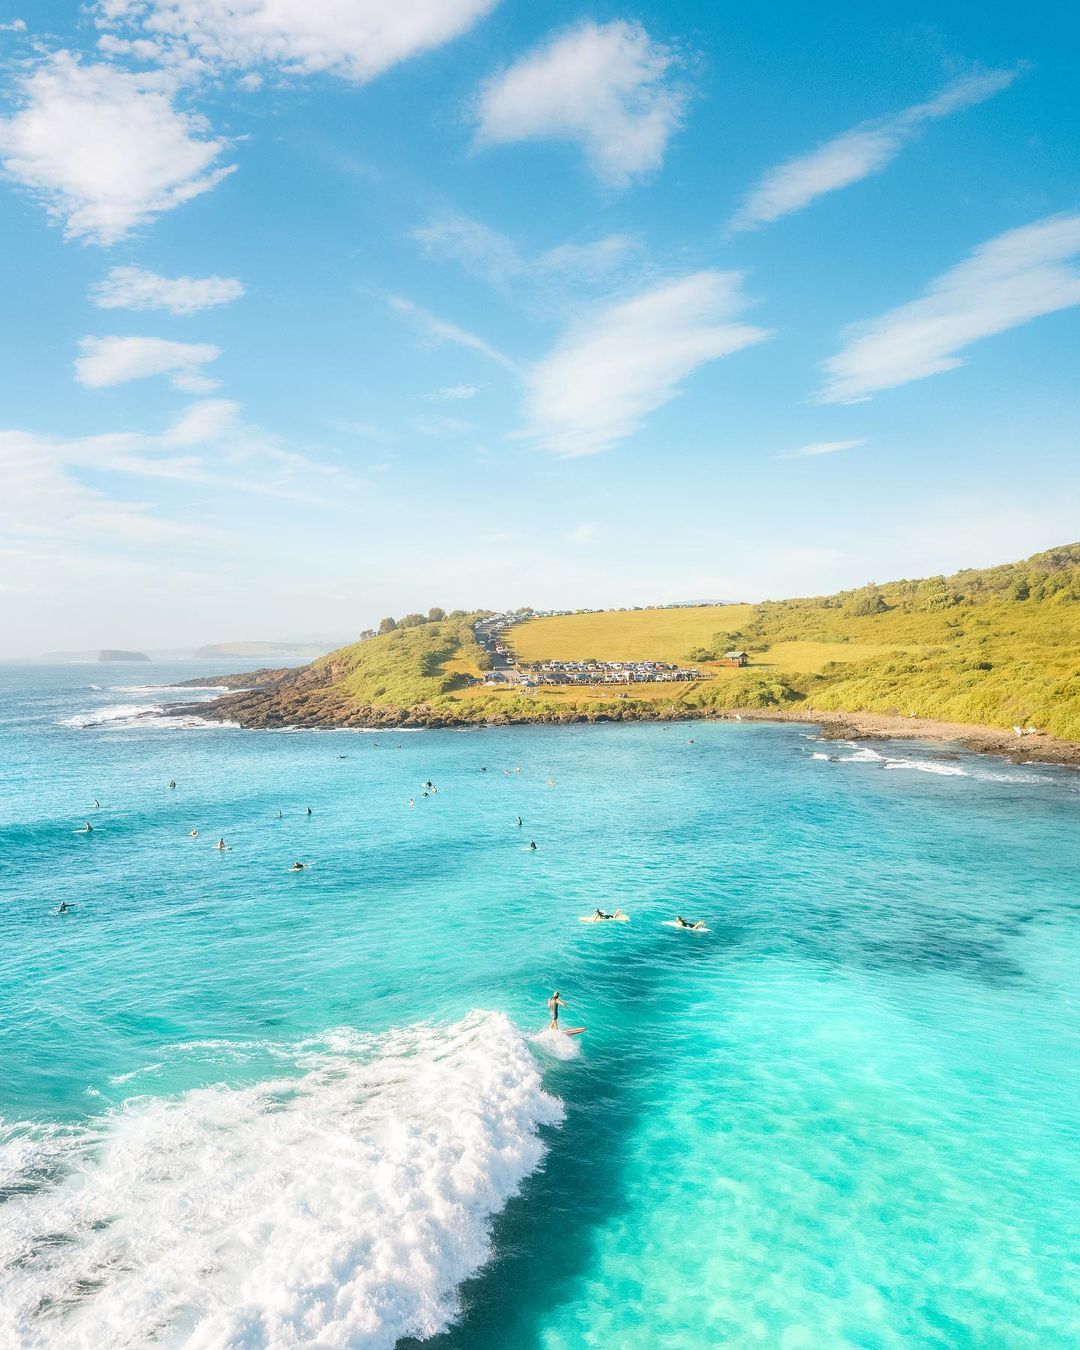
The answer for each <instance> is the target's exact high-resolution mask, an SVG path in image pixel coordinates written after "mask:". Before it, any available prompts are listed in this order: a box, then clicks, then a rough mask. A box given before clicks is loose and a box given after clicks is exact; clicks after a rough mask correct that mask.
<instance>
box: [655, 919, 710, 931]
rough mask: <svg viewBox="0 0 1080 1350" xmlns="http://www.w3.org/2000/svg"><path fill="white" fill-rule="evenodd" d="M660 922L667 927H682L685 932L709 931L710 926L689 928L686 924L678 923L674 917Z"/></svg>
mask: <svg viewBox="0 0 1080 1350" xmlns="http://www.w3.org/2000/svg"><path fill="white" fill-rule="evenodd" d="M660 922H661V923H662V924H663V925H664V927H665V928H681V929H682V931H683V932H684V933H708V932H711V931H712V930H711V929H709V928H687V927H686V925H685V924H681V923H676V922H675V920H674V919H661V920H660Z"/></svg>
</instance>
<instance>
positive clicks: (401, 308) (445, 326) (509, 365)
mask: <svg viewBox="0 0 1080 1350" xmlns="http://www.w3.org/2000/svg"><path fill="white" fill-rule="evenodd" d="M389 304H390V308H391V309H392V310H393V311H394V312H395V313H396V314H404V315H405V316H406V318H408V319H411V320H412V321H413V323H414V324H415V325H416V327H417V328H418V329H419V330H420V332H421V333H423V335H424V336H425V337H426V338H427V339H428V341H429V342H433V343H436V344H438V343H443V342H452V343H453V344H454V345H455V346H458V347H465V348H467V349H468V350H469V351H473V352H479V353H480V355H481V356H485V357H487V359H488V360H489V361H494V362H495V364H496V365H499V366H502V367H503V368H504V369H505V370H517V368H518V367H517V363H516V362H515V361H511V359H510V358H509V357H508V356H504V355H503V353H502V352H500V351H496V349H495V348H494V347H492V346H490V345H489V344H488V343H487V342H485V341H484V339H483V338H481V337H477V335H476V334H475V333H470V332H469V331H468V329H466V328H459V327H458V326H457V324H456V323H449V322H448V321H447V320H446V319H440V318H439V317H438V315H436V314H432V313H430V312H429V311H428V310H426V309H421V307H420V306H419V305H417V304H414V302H413V301H412V300H407V299H406V298H405V297H404V296H402V295H395V296H392V297H391V298H390V301H389Z"/></svg>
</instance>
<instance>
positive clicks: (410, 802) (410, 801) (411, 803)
mask: <svg viewBox="0 0 1080 1350" xmlns="http://www.w3.org/2000/svg"><path fill="white" fill-rule="evenodd" d="M409 805H410V806H415V805H416V803H415V802H414V801H413V799H412V798H411V797H410V798H409Z"/></svg>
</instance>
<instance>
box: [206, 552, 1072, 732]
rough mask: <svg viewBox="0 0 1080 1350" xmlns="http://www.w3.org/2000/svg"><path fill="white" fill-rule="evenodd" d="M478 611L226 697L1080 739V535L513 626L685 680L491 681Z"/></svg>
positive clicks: (518, 717)
mask: <svg viewBox="0 0 1080 1350" xmlns="http://www.w3.org/2000/svg"><path fill="white" fill-rule="evenodd" d="M438 613H440V614H441V611H438ZM417 617H419V616H417ZM474 617H475V616H473V615H466V614H454V615H451V616H449V617H442V618H438V619H435V620H431V621H427V622H419V623H416V624H415V625H414V626H410V627H405V628H398V629H397V630H396V631H392V632H388V633H385V634H382V635H380V636H377V637H372V638H368V639H366V640H364V641H362V642H358V643H356V644H354V645H352V646H348V647H342V648H340V649H339V650H338V651H336V652H332V653H330V654H329V655H327V656H324V657H320V658H319V659H318V660H316V661H313V662H312V663H311V664H310V665H307V666H304V667H301V668H300V669H298V670H294V671H290V672H288V673H286V674H285V675H283V676H282V677H281V678H280V679H279V680H277V681H275V682H273V683H271V684H268V685H266V686H264V687H262V688H259V689H256V690H252V691H251V692H249V693H240V694H233V695H230V696H228V697H226V698H224V699H221V700H219V701H218V702H217V703H215V704H214V705H212V712H213V713H214V715H216V716H220V717H226V718H234V719H235V720H237V721H240V722H241V723H243V724H244V725H248V726H280V725H308V726H379V725H398V726H401V725H405V726H408V725H414V726H415V725H454V724H463V723H485V722H529V721H573V720H579V719H588V720H612V721H615V720H619V721H621V720H640V719H651V718H680V717H694V716H722V715H724V714H725V713H731V712H734V711H735V710H743V711H745V712H746V713H748V714H750V715H754V714H755V713H756V714H757V715H762V714H765V715H773V716H776V715H780V716H784V715H791V716H798V717H800V718H805V719H806V720H813V718H814V716H815V714H817V713H825V714H830V713H831V714H855V713H868V714H880V715H885V716H887V717H897V718H911V717H915V718H920V719H937V720H941V721H946V722H949V723H963V724H968V725H976V726H982V727H987V728H999V729H1005V730H1008V729H1010V728H1011V727H1013V726H1014V725H1022V726H1025V727H1026V726H1034V727H1037V728H1039V729H1040V730H1041V731H1043V732H1046V733H1049V734H1050V735H1052V736H1054V737H1056V738H1059V739H1061V740H1068V741H1076V742H1080V544H1075V545H1070V546H1067V547H1064V548H1058V549H1052V550H1049V551H1048V552H1046V553H1040V554H1037V555H1036V556H1035V557H1033V558H1029V559H1027V560H1026V561H1025V562H1022V563H1015V564H1009V565H1006V566H1003V567H994V568H986V569H980V570H970V571H964V572H958V573H956V574H955V575H954V576H951V577H932V578H929V579H925V580H919V581H897V582H892V583H890V584H887V585H881V586H876V585H872V586H865V587H862V588H861V589H859V590H854V591H845V592H841V593H839V594H837V595H830V596H818V597H812V598H808V599H799V600H782V601H768V602H765V603H763V604H760V605H724V606H699V607H694V608H686V609H652V610H627V611H623V610H615V611H605V612H603V613H598V614H572V615H563V616H558V617H552V618H543V619H534V620H531V621H529V622H527V623H524V624H521V625H516V626H514V627H513V628H511V629H510V630H509V638H508V640H509V642H510V644H511V645H512V646H513V648H514V651H515V652H516V655H517V657H518V661H519V664H524V663H533V662H541V661H544V660H563V661H566V660H597V661H603V660H635V659H640V660H667V661H674V662H676V663H678V664H680V665H683V666H694V667H696V668H698V669H700V670H701V671H702V672H703V673H705V674H707V675H708V677H709V678H705V679H701V680H694V681H691V682H688V683H685V684H677V685H673V684H660V683H658V684H655V685H654V684H635V685H632V686H630V687H627V688H626V689H625V690H623V689H607V688H599V687H573V686H564V687H555V686H545V685H542V684H541V685H539V686H538V687H536V688H531V689H521V688H518V687H513V686H509V685H507V686H502V687H497V688H488V687H485V686H483V685H481V684H477V683H476V682H475V681H476V680H477V679H478V678H479V677H480V676H481V674H482V672H483V670H484V668H485V666H486V665H487V664H488V662H487V657H486V654H485V652H484V651H483V649H482V648H481V647H480V646H479V645H478V644H477V642H476V640H475V637H474V634H473V629H472V621H473V619H474ZM733 646H734V647H739V648H742V649H744V650H746V651H747V652H748V653H749V656H750V664H749V665H748V666H747V667H745V668H743V669H733V668H727V667H723V666H721V665H720V664H718V661H719V658H720V657H722V655H723V653H724V652H725V651H726V650H727V649H728V648H729V647H733Z"/></svg>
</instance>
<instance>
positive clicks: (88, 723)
mask: <svg viewBox="0 0 1080 1350" xmlns="http://www.w3.org/2000/svg"><path fill="white" fill-rule="evenodd" d="M160 713H161V704H160V703H114V704H112V706H110V707H108V708H97V709H95V710H94V711H93V712H81V713H75V715H74V716H73V717H65V718H64V719H63V721H62V722H61V723H60V725H61V726H63V727H77V728H79V729H82V728H84V727H104V726H109V725H110V724H111V723H113V722H133V721H136V720H138V719H141V718H144V717H151V716H153V715H155V714H159V715H160Z"/></svg>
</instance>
